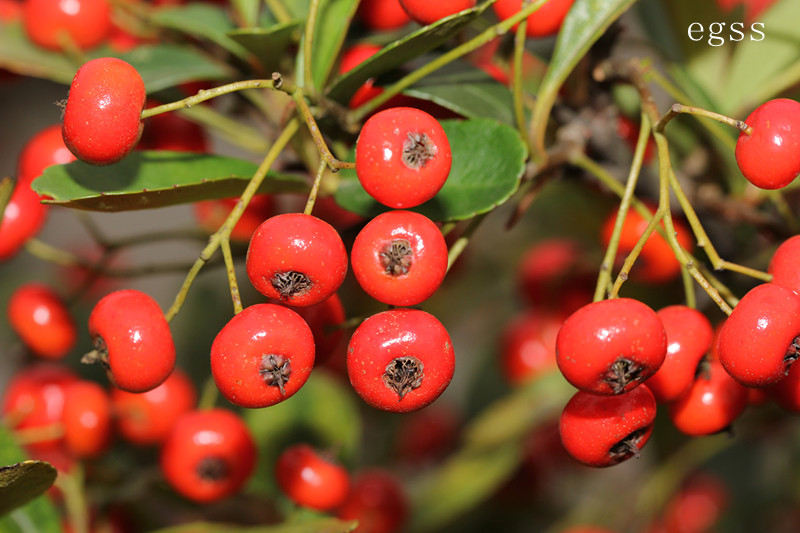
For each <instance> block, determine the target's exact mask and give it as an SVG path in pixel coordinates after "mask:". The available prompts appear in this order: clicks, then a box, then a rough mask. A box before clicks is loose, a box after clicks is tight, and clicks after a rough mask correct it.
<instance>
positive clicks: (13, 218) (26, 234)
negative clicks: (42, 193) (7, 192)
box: [0, 183, 47, 260]
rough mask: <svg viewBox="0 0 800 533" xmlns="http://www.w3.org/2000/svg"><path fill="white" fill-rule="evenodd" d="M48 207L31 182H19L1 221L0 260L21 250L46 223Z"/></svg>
mask: <svg viewBox="0 0 800 533" xmlns="http://www.w3.org/2000/svg"><path fill="white" fill-rule="evenodd" d="M46 215H47V209H46V207H45V205H44V204H42V203H41V199H40V198H39V195H38V194H36V193H35V192H33V191H32V190H31V188H30V185H29V184H26V183H18V184H17V185H16V186H15V187H14V192H13V193H12V194H11V198H9V200H8V204H6V208H5V211H3V218H2V221H1V222H0V260H4V259H8V258H10V257H12V256H14V255H16V253H17V252H19V251H20V250H21V249H22V247H23V246H24V245H25V243H26V242H27V241H28V239H30V238H31V237H34V236H35V235H36V234H37V233H39V230H41V229H42V226H43V225H44V222H45V218H46Z"/></svg>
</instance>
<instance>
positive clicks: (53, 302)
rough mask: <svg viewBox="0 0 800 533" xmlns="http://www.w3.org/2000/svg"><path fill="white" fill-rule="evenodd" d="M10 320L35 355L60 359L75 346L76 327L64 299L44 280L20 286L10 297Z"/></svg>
mask: <svg viewBox="0 0 800 533" xmlns="http://www.w3.org/2000/svg"><path fill="white" fill-rule="evenodd" d="M7 312H8V320H9V322H11V327H12V328H14V331H15V332H16V333H17V335H19V336H20V338H21V339H22V342H24V343H25V345H26V346H27V347H28V348H30V349H31V351H33V352H34V353H35V354H36V355H38V356H40V357H44V358H47V359H61V358H62V357H64V356H65V355H67V353H69V351H70V350H72V348H73V347H74V346H75V341H76V340H77V328H76V326H75V321H74V320H73V319H72V315H70V313H69V311H68V310H67V307H66V305H65V304H64V300H62V298H61V296H59V294H58V293H56V292H55V291H54V290H53V289H52V288H50V287H48V286H47V285H44V284H41V283H26V284H24V285H21V286H20V287H18V288H17V289H16V290H15V291H14V292H13V294H12V295H11V298H10V299H9V300H8V311H7Z"/></svg>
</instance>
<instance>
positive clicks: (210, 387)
mask: <svg viewBox="0 0 800 533" xmlns="http://www.w3.org/2000/svg"><path fill="white" fill-rule="evenodd" d="M217 398H219V388H218V387H217V384H216V383H215V382H214V378H212V377H211V376H208V378H207V379H206V380H205V382H204V383H203V389H202V392H201V393H200V400H199V401H198V402H197V408H198V409H213V408H214V406H215V405H217Z"/></svg>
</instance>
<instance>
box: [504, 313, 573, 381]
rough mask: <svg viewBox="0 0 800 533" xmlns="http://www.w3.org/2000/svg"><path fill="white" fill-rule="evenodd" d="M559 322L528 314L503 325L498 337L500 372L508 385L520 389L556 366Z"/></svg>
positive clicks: (546, 317) (552, 318)
mask: <svg viewBox="0 0 800 533" xmlns="http://www.w3.org/2000/svg"><path fill="white" fill-rule="evenodd" d="M560 328H561V321H560V320H558V319H557V318H555V317H553V316H549V315H546V314H543V313H539V312H534V311H527V312H525V313H522V314H520V315H518V316H516V317H514V318H512V320H511V321H510V322H509V323H508V324H506V326H505V327H504V328H503V331H502V333H501V337H500V369H501V370H502V372H503V377H505V379H506V381H508V382H509V383H510V384H511V385H522V384H525V383H529V382H531V381H532V380H534V379H536V377H537V376H540V375H542V374H543V373H545V372H547V371H548V370H552V369H553V368H555V366H556V337H557V336H558V330H559V329H560Z"/></svg>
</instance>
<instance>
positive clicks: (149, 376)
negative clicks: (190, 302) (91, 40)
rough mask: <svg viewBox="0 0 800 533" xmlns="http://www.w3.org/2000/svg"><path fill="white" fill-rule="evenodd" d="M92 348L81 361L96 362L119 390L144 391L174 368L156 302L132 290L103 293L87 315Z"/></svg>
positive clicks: (168, 333)
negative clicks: (92, 343)
mask: <svg viewBox="0 0 800 533" xmlns="http://www.w3.org/2000/svg"><path fill="white" fill-rule="evenodd" d="M89 334H90V335H91V337H92V341H93V342H94V347H95V350H94V351H93V352H91V353H89V354H87V355H86V356H84V358H83V362H86V363H95V362H99V363H100V364H101V365H103V367H104V368H105V369H106V373H107V374H108V377H109V379H110V380H111V381H112V382H113V383H114V385H116V386H117V387H119V388H120V389H122V390H126V391H128V392H145V391H148V390H151V389H154V388H156V387H157V386H158V385H160V384H161V383H163V382H164V380H165V379H167V377H168V376H169V375H170V373H171V372H172V369H173V368H174V367H175V344H174V343H173V341H172V332H171V331H170V329H169V324H168V323H167V320H166V319H165V318H164V313H163V312H162V311H161V307H159V305H158V303H157V302H156V301H155V300H154V299H153V298H152V297H151V296H149V295H147V294H145V293H143V292H141V291H137V290H132V289H126V290H121V291H116V292H112V293H111V294H108V295H106V296H104V297H103V298H102V299H101V300H100V301H99V302H97V304H96V305H95V306H94V309H92V312H91V314H90V315H89Z"/></svg>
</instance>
